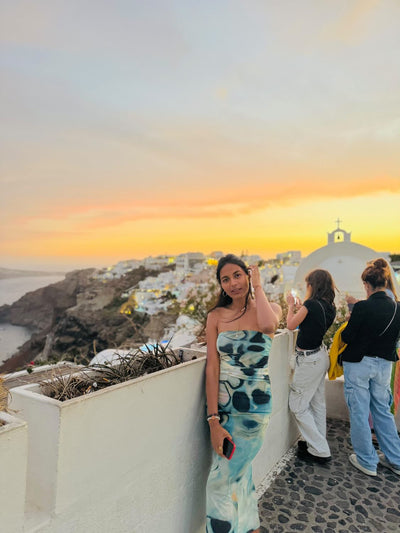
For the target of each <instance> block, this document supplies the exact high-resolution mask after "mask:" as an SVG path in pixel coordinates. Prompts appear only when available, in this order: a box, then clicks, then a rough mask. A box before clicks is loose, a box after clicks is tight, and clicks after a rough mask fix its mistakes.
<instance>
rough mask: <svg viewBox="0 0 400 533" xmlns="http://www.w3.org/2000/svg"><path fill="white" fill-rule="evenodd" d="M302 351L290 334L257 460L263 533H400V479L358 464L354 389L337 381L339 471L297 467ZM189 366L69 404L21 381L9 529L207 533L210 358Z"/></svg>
mask: <svg viewBox="0 0 400 533" xmlns="http://www.w3.org/2000/svg"><path fill="white" fill-rule="evenodd" d="M293 342H294V337H293V334H292V333H291V332H289V331H286V330H285V331H283V332H282V333H280V334H278V335H277V336H276V338H275V341H274V344H273V349H272V351H271V359H270V374H271V382H272V392H273V413H272V417H271V420H270V424H269V427H268V429H267V433H266V438H265V442H264V445H263V447H262V449H261V451H260V453H259V455H258V456H257V457H256V459H255V461H254V480H255V483H256V486H257V491H258V494H259V496H260V499H259V508H260V516H261V520H262V527H261V531H262V532H264V533H265V532H290V531H306V532H327V533H332V532H340V531H343V532H344V531H346V532H348V531H351V532H358V531H360V532H361V531H363V532H367V531H370V532H375V531H385V532H390V531H399V529H400V506H399V501H400V484H399V480H398V477H396V476H395V475H394V474H393V473H392V472H390V471H389V470H387V469H385V468H383V467H379V469H378V476H377V477H376V478H369V477H367V476H364V475H363V474H361V473H360V472H358V471H357V470H356V469H354V468H353V467H352V466H351V465H350V463H349V462H348V454H349V453H350V450H351V446H350V443H349V430H348V423H347V421H346V419H347V408H346V406H345V403H344V399H343V381H341V380H337V381H335V382H327V407H328V440H329V442H330V445H331V448H332V455H333V460H332V462H331V463H329V464H328V465H323V466H321V465H318V466H315V465H310V464H307V463H304V462H301V461H299V460H298V459H297V458H296V456H295V444H296V441H297V438H298V433H297V429H296V425H295V423H294V420H293V418H292V416H291V415H290V413H289V411H288V408H287V397H288V380H289V373H290V370H289V367H288V355H289V354H290V353H291V351H292V348H293ZM183 356H184V360H185V361H186V362H185V363H184V364H182V365H178V366H176V367H173V368H170V369H167V370H163V371H161V372H158V373H156V374H151V375H148V376H144V377H143V378H139V379H137V380H134V381H130V382H126V383H122V384H120V385H116V386H113V387H110V388H108V389H103V390H101V391H98V392H95V393H93V394H90V395H88V396H84V397H79V398H75V399H73V400H68V401H66V402H58V401H56V400H53V399H50V398H46V397H44V396H43V395H41V394H40V391H39V387H38V385H37V384H36V383H35V381H36V380H37V376H36V377H35V374H31V375H30V376H29V380H31V381H30V382H29V383H25V384H22V383H21V381H19V382H18V381H17V382H16V381H14V382H13V383H11V382H10V381H9V382H8V383H9V387H13V388H12V389H11V392H12V401H11V404H10V407H11V409H14V410H15V411H16V412H15V413H13V416H11V417H10V416H8V417H7V416H6V415H5V418H6V425H5V426H3V427H2V428H1V429H0V467H1V470H2V479H3V483H2V488H1V497H0V501H1V515H2V531H4V532H6V533H14V532H15V533H17V532H22V531H24V532H25V533H34V532H40V533H63V532H71V531H74V532H77V533H79V532H102V531H104V532H106V531H107V532H116V533H125V532H126V533H128V532H129V533H132V532H134V533H149V532H153V531H159V532H161V533H200V532H203V531H204V530H205V526H204V518H205V516H204V515H205V483H206V479H207V473H208V468H209V464H210V446H209V439H208V428H207V425H206V423H205V421H204V413H205V406H204V366H205V358H204V352H194V351H193V350H190V349H183ZM193 356H196V357H197V359H194V360H192V357H193ZM22 377H23V376H20V377H19V379H20V380H21V379H22ZM13 379H14V380H15V379H18V376H17V377H16V376H14V378H13Z"/></svg>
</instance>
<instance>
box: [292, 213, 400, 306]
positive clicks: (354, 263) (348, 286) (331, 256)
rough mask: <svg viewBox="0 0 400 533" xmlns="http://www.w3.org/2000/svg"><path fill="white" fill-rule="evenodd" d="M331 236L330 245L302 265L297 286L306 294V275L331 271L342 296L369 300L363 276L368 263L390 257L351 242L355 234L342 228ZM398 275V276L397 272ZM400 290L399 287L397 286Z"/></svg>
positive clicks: (297, 275)
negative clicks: (352, 235)
mask: <svg viewBox="0 0 400 533" xmlns="http://www.w3.org/2000/svg"><path fill="white" fill-rule="evenodd" d="M339 223H340V221H339V220H338V221H337V224H338V226H337V228H336V229H335V230H334V231H332V232H331V233H328V244H327V245H326V246H323V247H322V248H318V249H317V250H315V251H314V252H312V253H311V254H310V255H308V256H307V257H305V258H304V259H303V260H302V262H301V263H300V265H299V267H298V269H297V272H296V276H295V279H294V284H295V286H296V287H297V288H298V289H300V291H302V292H304V289H305V283H304V279H305V277H306V275H307V274H308V273H309V272H311V270H314V269H316V268H322V269H324V270H328V272H330V273H331V274H332V277H333V279H334V282H335V284H336V286H337V288H338V289H339V291H340V293H341V295H342V296H344V295H345V294H346V293H348V294H351V295H352V296H355V297H356V298H365V291H364V288H363V284H362V281H361V274H362V272H363V270H364V268H365V267H366V263H367V261H370V260H371V259H376V258H377V257H384V258H385V259H387V260H388V261H390V259H389V258H388V254H386V253H382V252H376V251H375V250H373V249H372V248H368V247H367V246H363V245H361V244H357V243H355V242H352V241H351V233H349V232H347V231H345V230H344V229H341V228H340V227H339ZM393 274H394V273H393ZM397 289H398V287H397ZM303 295H304V294H303Z"/></svg>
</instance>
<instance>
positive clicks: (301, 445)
mask: <svg viewBox="0 0 400 533" xmlns="http://www.w3.org/2000/svg"><path fill="white" fill-rule="evenodd" d="M297 448H298V449H299V450H307V443H306V441H305V440H298V441H297Z"/></svg>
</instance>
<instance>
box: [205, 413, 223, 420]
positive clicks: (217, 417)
mask: <svg viewBox="0 0 400 533" xmlns="http://www.w3.org/2000/svg"><path fill="white" fill-rule="evenodd" d="M214 418H215V419H217V420H221V417H220V416H219V414H218V413H212V414H211V415H208V416H207V422H209V421H210V420H213V419H214Z"/></svg>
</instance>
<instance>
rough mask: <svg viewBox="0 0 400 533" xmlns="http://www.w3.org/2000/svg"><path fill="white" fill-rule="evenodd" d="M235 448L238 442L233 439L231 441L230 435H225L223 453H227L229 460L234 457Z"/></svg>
mask: <svg viewBox="0 0 400 533" xmlns="http://www.w3.org/2000/svg"><path fill="white" fill-rule="evenodd" d="M235 449H236V444H235V443H234V442H233V441H231V439H228V437H225V438H224V443H223V446H222V453H223V454H224V455H225V457H226V458H227V459H228V461H229V460H230V459H231V458H232V455H233V452H234V451H235Z"/></svg>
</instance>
